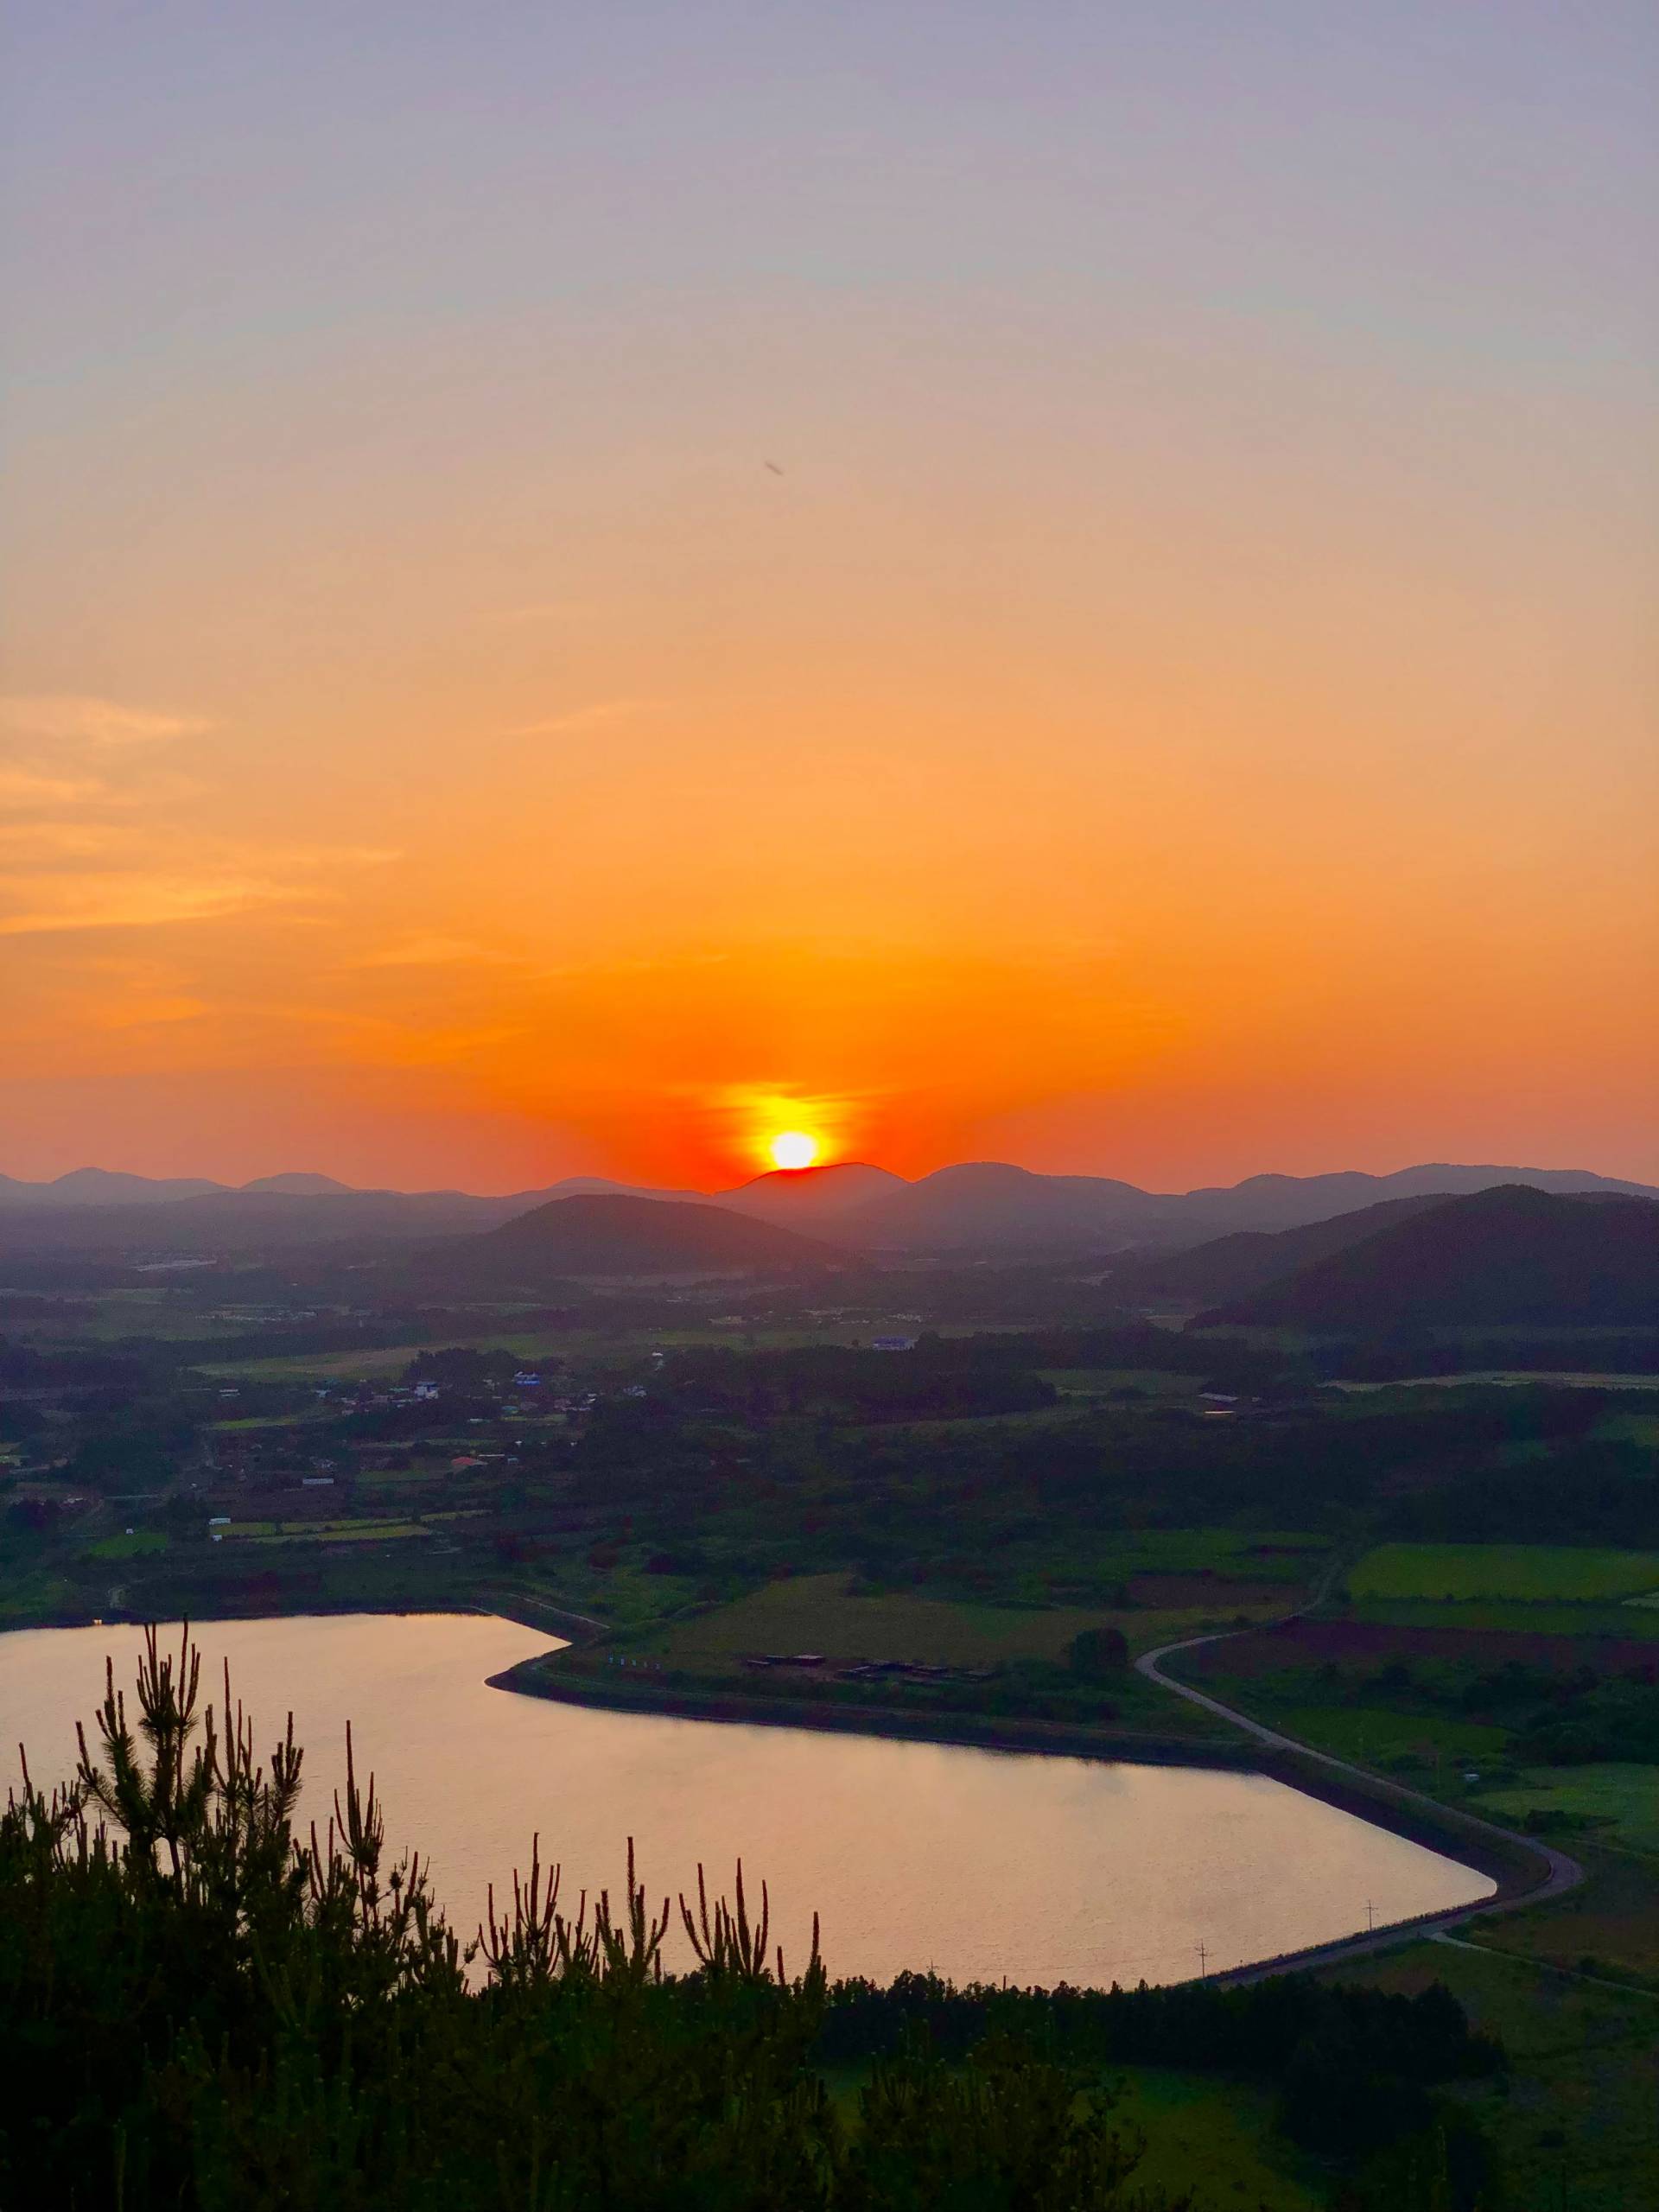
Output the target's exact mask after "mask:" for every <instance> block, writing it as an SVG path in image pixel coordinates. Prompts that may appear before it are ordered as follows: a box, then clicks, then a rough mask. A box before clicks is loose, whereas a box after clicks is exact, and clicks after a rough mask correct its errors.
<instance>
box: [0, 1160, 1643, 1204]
mask: <svg viewBox="0 0 1659 2212" xmlns="http://www.w3.org/2000/svg"><path fill="white" fill-rule="evenodd" d="M962 1166H1002V1167H1015V1168H1022V1169H1025V1170H1026V1171H1027V1172H1028V1173H1033V1174H1052V1173H1061V1174H1067V1175H1075V1176H1079V1177H1084V1178H1089V1177H1094V1178H1098V1179H1102V1180H1104V1181H1116V1182H1124V1183H1130V1184H1133V1178H1131V1177H1128V1176H1122V1175H1119V1174H1118V1173H1116V1170H1115V1169H1114V1168H1112V1167H1110V1166H1101V1167H1078V1168H1066V1169H1049V1168H1036V1167H1032V1166H1031V1165H1030V1163H1029V1162H1028V1161H1024V1160H989V1159H976V1160H936V1161H934V1162H933V1163H932V1164H931V1166H925V1167H920V1168H918V1169H917V1170H916V1171H915V1172H914V1173H911V1174H907V1175H903V1176H901V1177H900V1179H901V1180H903V1181H906V1182H917V1181H920V1180H922V1179H925V1177H927V1176H929V1175H931V1174H937V1173H939V1172H940V1171H941V1170H943V1169H946V1168H950V1167H962ZM837 1167H868V1168H874V1169H875V1170H877V1171H878V1172H879V1173H887V1174H893V1175H898V1174H899V1170H898V1169H896V1168H888V1167H887V1166H885V1164H884V1163H883V1162H881V1161H880V1160H817V1161H815V1162H814V1163H813V1164H812V1165H811V1166H810V1167H809V1168H807V1169H805V1170H804V1171H803V1170H796V1171H794V1173H805V1174H808V1175H815V1174H818V1173H822V1172H823V1171H824V1170H826V1169H832V1168H837ZM1435 1167H1446V1168H1455V1169H1459V1170H1462V1171H1465V1172H1476V1171H1483V1170H1488V1169H1491V1170H1494V1171H1499V1170H1506V1169H1507V1170H1512V1171H1515V1172H1517V1173H1541V1174H1565V1175H1573V1174H1587V1175H1596V1176H1599V1177H1602V1178H1604V1179H1606V1180H1608V1181H1611V1182H1629V1183H1642V1182H1643V1181H1644V1178H1643V1177H1642V1176H1640V1175H1636V1174H1626V1173H1623V1172H1622V1171H1620V1170H1619V1169H1617V1168H1609V1167H1604V1166H1598V1165H1595V1164H1592V1163H1588V1162H1586V1161H1584V1160H1427V1159H1425V1160H1399V1161H1396V1162H1395V1163H1394V1164H1392V1165H1391V1166H1384V1167H1377V1166H1370V1165H1368V1164H1367V1163H1365V1162H1363V1161H1354V1160H1350V1161H1347V1162H1345V1163H1344V1165H1343V1166H1340V1167H1334V1168H1314V1169H1311V1170H1307V1171H1305V1172H1299V1171H1296V1170H1292V1169H1288V1168H1281V1167H1271V1166H1268V1167H1254V1168H1249V1169H1247V1170H1246V1171H1245V1172H1244V1173H1243V1175H1239V1176H1235V1177H1232V1178H1230V1179H1228V1180H1227V1181H1225V1182H1219V1183H1202V1182H1187V1183H1175V1184H1169V1185H1152V1184H1147V1185H1135V1187H1138V1188H1142V1189H1145V1190H1147V1192H1149V1193H1150V1194H1152V1195H1161V1196H1168V1197H1183V1196H1185V1195H1188V1194H1189V1193H1191V1192H1197V1191H1201V1190H1205V1189H1230V1188H1232V1187H1233V1186H1234V1185H1236V1184H1239V1183H1243V1182H1249V1181H1252V1180H1255V1179H1263V1178H1265V1179H1273V1178H1275V1177H1281V1178H1284V1179H1287V1180H1292V1181H1299V1180H1305V1179H1314V1178H1317V1177H1319V1176H1320V1175H1325V1174H1359V1175H1368V1176H1371V1177H1375V1178H1377V1179H1386V1178H1387V1177H1389V1176H1390V1175H1395V1174H1401V1173H1407V1172H1408V1171H1410V1170H1412V1169H1425V1170H1427V1169H1433V1168H1435ZM88 1172H90V1173H95V1174H110V1175H138V1176H143V1177H145V1178H147V1179H149V1180H152V1181H157V1182H164V1181H173V1180H188V1179H196V1180H200V1181H204V1182H214V1183H219V1184H221V1185H224V1186H225V1187H226V1189H227V1190H232V1191H235V1190H240V1189H243V1188H245V1186H246V1185H248V1184H250V1183H258V1182H266V1181H271V1180H275V1179H280V1178H283V1177H293V1176H308V1175H320V1176H324V1177H328V1178H330V1179H333V1180H334V1181H337V1182H339V1183H340V1184H341V1185H344V1186H345V1187H346V1189H348V1190H359V1191H374V1190H385V1191H395V1192H407V1193H408V1194H410V1195H418V1193H419V1192H420V1191H422V1190H434V1189H447V1190H454V1191H458V1192H465V1193H467V1194H469V1195H471V1196H474V1197H478V1198H512V1197H513V1196H515V1195H516V1194H517V1193H518V1192H520V1191H525V1190H537V1189H543V1188H547V1187H551V1186H553V1185H557V1184H559V1183H561V1182H563V1181H572V1182H580V1181H583V1180H593V1181H596V1182H599V1181H608V1182H614V1183H616V1184H618V1185H620V1186H621V1187H622V1188H624V1189H638V1190H659V1189H671V1190H673V1191H674V1192H675V1193H676V1195H678V1196H682V1197H684V1198H716V1197H720V1196H722V1195H725V1194H727V1193H728V1192H731V1191H733V1190H734V1189H741V1188H742V1187H743V1186H744V1185H746V1184H747V1183H750V1182H753V1181H757V1180H760V1179H763V1178H765V1177H767V1176H780V1177H782V1178H783V1179H788V1175H787V1171H783V1170H779V1169H778V1168H769V1167H766V1166H756V1167H755V1169H754V1171H753V1174H747V1173H739V1174H738V1175H737V1176H735V1177H734V1179H733V1180H732V1181H730V1182H727V1183H710V1184H702V1185H695V1184H686V1185H658V1184H648V1183H645V1182H644V1181H642V1180H640V1179H630V1178H628V1177H626V1176H614V1177H606V1176H598V1175H594V1176H588V1174H586V1173H585V1172H583V1171H580V1170H578V1171H575V1172H572V1173H569V1174H567V1175H553V1176H549V1177H546V1178H544V1179H543V1180H542V1181H541V1182H538V1183H529V1184H520V1183H502V1184H495V1183H492V1182H490V1181H489V1179H488V1178H487V1175H485V1174H481V1173H480V1174H477V1175H472V1176H467V1175H462V1176H461V1177H460V1178H459V1179H456V1180H454V1181H453V1182H451V1183H448V1184H444V1185H430V1184H429V1185H414V1184H391V1183H378V1184H377V1183H353V1181H352V1180H351V1179H350V1178H349V1177H348V1176H344V1175H341V1176H334V1175H333V1174H332V1171H331V1170H329V1169H327V1168H321V1167H318V1166H315V1164H313V1165H309V1166H294V1165H292V1164H291V1163H290V1164H289V1166H281V1167H269V1166H268V1167H263V1168H256V1169H254V1170H253V1171H252V1172H251V1173H250V1174H247V1175H245V1176H230V1175H215V1174H214V1173H213V1171H212V1170H211V1169H209V1168H204V1167H182V1168H177V1169H172V1168H169V1169H167V1170H165V1171H162V1172H161V1173H156V1172H154V1171H151V1170H149V1169H147V1168H134V1167H128V1166H119V1165H115V1164H112V1163H111V1162H110V1161H109V1160H79V1161H77V1162H76V1164H75V1166H73V1168H66V1169H63V1170H60V1173H59V1175H57V1176H24V1175H18V1174H17V1173H16V1170H15V1169H13V1168H10V1167H8V1166H5V1165H4V1164H3V1163H0V1176H5V1177H10V1179H13V1180H15V1181H17V1182H22V1183H25V1184H28V1185H50V1184H52V1183H53V1182H54V1181H57V1180H59V1179H60V1177H61V1176H62V1175H73V1174H76V1173H83V1174H84V1173H88Z"/></svg>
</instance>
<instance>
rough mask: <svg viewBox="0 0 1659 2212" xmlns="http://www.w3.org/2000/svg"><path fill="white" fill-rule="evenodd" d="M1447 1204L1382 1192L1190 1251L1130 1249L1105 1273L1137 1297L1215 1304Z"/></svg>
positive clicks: (1114, 1286) (1115, 1284)
mask: <svg viewBox="0 0 1659 2212" xmlns="http://www.w3.org/2000/svg"><path fill="white" fill-rule="evenodd" d="M1445 1204H1446V1200H1445V1199H1444V1198H1384V1199H1383V1202H1382V1204H1381V1205H1374V1206H1363V1207H1361V1208H1360V1210H1359V1211H1357V1213H1339V1214H1338V1215H1336V1216H1335V1217H1333V1218H1332V1220H1330V1221H1313V1222H1308V1223H1306V1224H1304V1225H1303V1226H1302V1227H1301V1228H1300V1229H1278V1230H1263V1229H1241V1230H1236V1231H1235V1232H1234V1234H1233V1235H1232V1236H1217V1237H1216V1238H1215V1239H1213V1241H1212V1242H1211V1243H1208V1244H1195V1245H1193V1246H1192V1248H1191V1249H1188V1250H1185V1251H1180V1252H1165V1253H1159V1254H1155V1255H1151V1256H1149V1257H1147V1258H1145V1259H1142V1258H1140V1257H1138V1256H1136V1255H1133V1254H1131V1255H1126V1256H1124V1257H1123V1258H1122V1259H1121V1260H1120V1261H1119V1262H1116V1264H1115V1265H1114V1266H1113V1268H1112V1270H1111V1273H1110V1274H1109V1277H1108V1278H1107V1281H1108V1283H1109V1287H1110V1288H1111V1289H1113V1290H1114V1291H1117V1292H1119V1293H1121V1294H1122V1296H1123V1297H1124V1298H1125V1299H1127V1300H1130V1301H1131V1302H1133V1303H1135V1304H1137V1305H1139V1304H1145V1303H1147V1301H1149V1300H1154V1299H1169V1300H1174V1301H1175V1302H1177V1303H1179V1304H1181V1305H1212V1304H1214V1303H1215V1302H1216V1301H1217V1300H1220V1299H1236V1298H1242V1297H1243V1296H1245V1295H1246V1294H1249V1293H1250V1292H1253V1291H1257V1290H1261V1289H1263V1288H1265V1287H1266V1286H1267V1285H1268V1284H1269V1283H1276V1282H1282V1281H1284V1280H1285V1279H1286V1278H1287V1276H1290V1275H1294V1274H1296V1272H1297V1271H1298V1269H1299V1268H1306V1267H1307V1266H1309V1265H1310V1264H1311V1263H1312V1262H1313V1261H1315V1260H1323V1259H1325V1258H1328V1257H1329V1255H1331V1254H1332V1253H1333V1252H1342V1251H1345V1250H1346V1249H1348V1247H1349V1246H1350V1245H1351V1244H1359V1243H1363V1242H1364V1240H1365V1239H1366V1238H1367V1237H1368V1236H1376V1235H1377V1234H1378V1232H1379V1231H1380V1230H1384V1229H1388V1228H1391V1227H1392V1226H1393V1224H1395V1222H1398V1221H1404V1220H1407V1219H1408V1218H1409V1217H1411V1216H1412V1215H1413V1214H1415V1213H1423V1212H1426V1211H1427V1210H1428V1209H1429V1208H1430V1207H1433V1206H1442V1205H1445Z"/></svg>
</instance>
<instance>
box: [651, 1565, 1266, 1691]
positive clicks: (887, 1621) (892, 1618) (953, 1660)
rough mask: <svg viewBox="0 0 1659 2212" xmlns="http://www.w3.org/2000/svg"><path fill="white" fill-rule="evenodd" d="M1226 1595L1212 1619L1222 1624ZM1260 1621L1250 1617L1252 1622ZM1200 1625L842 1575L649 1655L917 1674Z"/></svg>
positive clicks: (1155, 1638)
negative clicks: (779, 1658)
mask: <svg viewBox="0 0 1659 2212" xmlns="http://www.w3.org/2000/svg"><path fill="white" fill-rule="evenodd" d="M1237 1606H1238V1599H1237V1598H1236V1594H1235V1593H1233V1592H1226V1594H1225V1596H1224V1598H1218V1599H1217V1605H1216V1608H1215V1611H1216V1612H1217V1614H1223V1615H1224V1616H1225V1617H1226V1618H1231V1617H1232V1615H1233V1613H1234V1612H1235V1611H1236V1610H1237ZM1261 1617H1262V1616H1258V1618H1261ZM1207 1618H1210V1616H1208V1615H1206V1614H1205V1613H1204V1612H1203V1611H1200V1610H1199V1609H1198V1608H1184V1609H1182V1610H1180V1611H1153V1610H1146V1611H1112V1610H1110V1609H1106V1608H1102V1607H1098V1606H1090V1605H1029V1606H1027V1605H982V1604H977V1603H973V1602H963V1603H957V1602H953V1601H951V1600H949V1599H942V1598H921V1597H912V1595H910V1594H909V1593H908V1592H877V1593H875V1594H874V1595H872V1596H869V1597H861V1596H855V1595H854V1594H853V1593H852V1591H851V1589H850V1588H849V1578H848V1577H847V1576H846V1575H844V1574H802V1575H795V1576H791V1578H790V1580H787V1581H783V1582H771V1583H768V1584H767V1585H766V1586H765V1588H764V1589H760V1590H756V1591H753V1592H750V1594H749V1595H748V1596H747V1597H746V1598H740V1599H737V1600H736V1601H735V1602H734V1604H732V1605H722V1606H721V1607H719V1608H718V1609H717V1610H716V1611H712V1612H709V1613H702V1614H698V1615H696V1616H694V1617H693V1618H690V1619H687V1620H683V1621H678V1622H676V1623H674V1624H672V1625H671V1626H669V1627H667V1628H666V1629H664V1630H663V1631H662V1632H661V1633H660V1634H659V1635H658V1636H656V1637H653V1638H652V1641H651V1643H650V1644H649V1646H648V1647H646V1648H647V1649H650V1650H651V1651H652V1653H653V1654H654V1655H656V1656H660V1657H662V1658H664V1659H665V1660H666V1661H667V1662H668V1663H669V1664H670V1665H671V1666H683V1667H690V1668H705V1669H706V1668H709V1667H710V1666H713V1667H715V1668H716V1669H721V1671H724V1670H726V1669H729V1668H731V1667H732V1666H733V1664H734V1662H735V1661H736V1660H737V1659H738V1658H739V1656H741V1654H742V1653H744V1652H755V1651H774V1652H796V1651H819V1652H822V1653H823V1655H824V1656H825V1657H826V1658H829V1659H848V1660H851V1659H907V1660H911V1661H912V1662H916V1663H918V1664H919V1665H922V1666H936V1667H992V1666H999V1665H1002V1664H1006V1663H1007V1662H1010V1661H1013V1660H1019V1659H1045V1660H1061V1659H1064V1657H1065V1651H1066V1647H1067V1645H1068V1644H1069V1643H1071V1640H1072V1638H1073V1637H1076V1636H1078V1635H1080V1634H1081V1633H1082V1632H1083V1630H1084V1629H1090V1628H1102V1627H1116V1628H1120V1629H1122V1631H1123V1634H1124V1635H1125V1637H1127V1638H1128V1641H1129V1643H1130V1645H1131V1646H1132V1647H1133V1648H1135V1649H1147V1648H1150V1647H1151V1646H1152V1645H1154V1644H1156V1643H1164V1642H1166V1641H1168V1640H1169V1639H1170V1638H1172V1637H1178V1636H1181V1635H1183V1634H1196V1633H1198V1630H1199V1629H1200V1628H1201V1627H1202V1625H1203V1624H1204V1622H1205V1619H1207Z"/></svg>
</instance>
